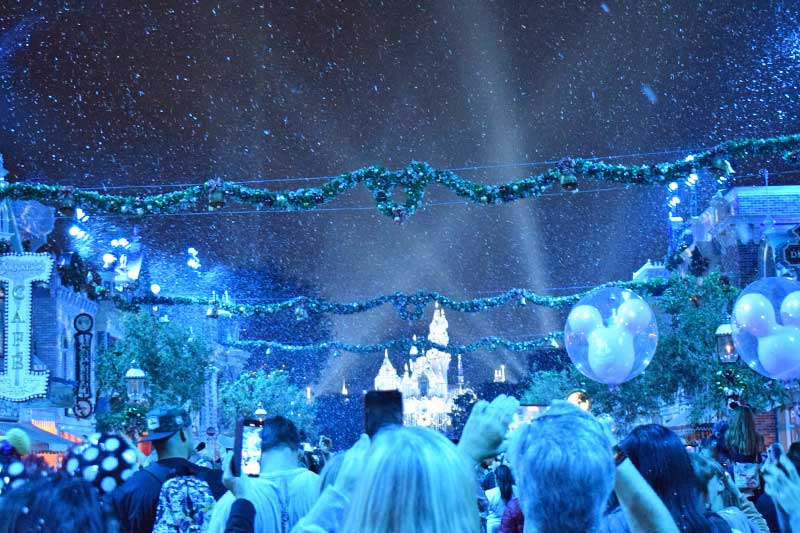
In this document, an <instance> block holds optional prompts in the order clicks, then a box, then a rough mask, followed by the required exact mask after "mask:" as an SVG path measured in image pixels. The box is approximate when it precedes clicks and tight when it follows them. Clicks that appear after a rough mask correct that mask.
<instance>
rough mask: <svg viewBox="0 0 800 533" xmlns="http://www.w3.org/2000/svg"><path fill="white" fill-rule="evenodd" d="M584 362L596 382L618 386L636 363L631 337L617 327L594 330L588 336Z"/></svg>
mask: <svg viewBox="0 0 800 533" xmlns="http://www.w3.org/2000/svg"><path fill="white" fill-rule="evenodd" d="M586 360H587V362H588V363H589V367H590V368H591V369H592V372H593V373H594V374H595V375H596V376H597V379H598V381H601V382H603V383H606V384H608V385H619V384H620V383H623V382H624V381H625V380H626V379H627V378H628V375H629V374H630V373H631V371H632V370H633V364H634V362H635V361H636V353H635V351H634V348H633V337H632V336H631V334H630V333H629V332H628V331H627V330H625V329H624V328H622V327H619V326H614V327H610V328H598V329H595V330H594V331H592V332H591V333H590V334H589V353H588V356H587V358H586Z"/></svg>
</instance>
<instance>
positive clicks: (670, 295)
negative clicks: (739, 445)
mask: <svg viewBox="0 0 800 533" xmlns="http://www.w3.org/2000/svg"><path fill="white" fill-rule="evenodd" d="M737 294H738V289H736V288H735V287H732V286H731V285H729V284H728V283H727V281H726V280H725V279H724V278H723V277H722V276H720V275H719V274H711V275H709V276H707V277H705V278H696V277H691V276H690V277H686V278H673V280H672V283H671V284H670V287H669V288H668V289H667V290H666V291H665V292H664V293H663V295H661V296H660V297H658V298H650V299H649V303H650V305H651V306H652V307H653V309H654V311H655V313H656V318H657V320H658V328H659V340H658V348H657V349H656V353H655V355H654V356H653V361H652V362H651V363H650V365H649V366H648V367H647V370H646V371H645V372H644V373H643V374H641V375H640V376H638V377H636V378H634V379H632V380H630V381H628V382H626V383H623V384H622V385H620V386H619V387H608V386H606V385H603V384H601V383H597V382H594V381H592V380H590V379H588V378H586V377H585V376H583V375H582V374H580V373H579V372H578V371H577V369H575V367H574V366H572V365H567V367H566V368H565V369H564V370H563V371H556V372H552V371H551V372H544V371H541V370H539V371H535V372H533V373H532V374H531V383H530V386H529V388H528V391H527V392H526V396H525V397H527V398H532V399H537V400H540V399H541V400H547V399H548V398H549V399H552V398H551V397H558V395H562V394H564V392H567V394H568V393H569V391H571V390H575V388H580V389H583V390H585V391H586V395H587V396H588V397H589V399H590V400H591V401H592V406H593V410H595V411H597V412H606V413H610V414H612V415H613V416H614V417H615V418H617V419H619V420H623V421H628V422H630V421H632V420H634V419H636V418H637V417H640V416H647V415H652V414H653V413H656V412H657V411H658V409H659V407H661V406H662V405H669V404H673V403H674V402H676V401H679V400H686V399H691V412H690V418H691V420H692V421H694V422H698V421H700V420H701V419H703V417H704V415H705V414H706V413H708V412H709V411H712V412H715V411H717V410H719V409H721V408H723V407H724V406H725V395H724V392H723V388H722V387H719V386H715V383H716V382H717V381H719V376H720V375H721V372H722V371H723V365H722V363H720V362H719V360H718V358H717V356H716V340H715V337H714V334H715V332H716V329H717V327H718V326H719V324H720V323H721V321H722V320H723V318H724V313H725V312H726V311H727V310H729V309H730V308H731V307H732V304H733V302H734V301H735V299H736V296H737ZM736 375H737V383H738V386H739V387H740V388H741V389H742V390H743V394H742V401H744V402H746V403H749V404H750V405H752V406H753V407H754V408H755V409H756V410H761V411H763V410H769V409H771V408H772V407H774V406H775V405H780V404H781V403H782V402H784V401H785V399H786V398H785V393H784V388H783V385H782V384H781V383H779V382H776V381H773V380H770V379H768V378H765V377H763V376H761V375H760V374H757V373H756V372H753V371H752V370H750V369H749V368H746V367H744V366H742V365H738V369H737V372H736ZM564 397H565V396H561V398H564ZM544 403H546V402H544Z"/></svg>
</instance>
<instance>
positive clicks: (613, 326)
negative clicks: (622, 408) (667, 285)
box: [564, 287, 658, 385]
mask: <svg viewBox="0 0 800 533" xmlns="http://www.w3.org/2000/svg"><path fill="white" fill-rule="evenodd" d="M564 339H565V342H566V346H567V354H569V358H570V359H571V360H572V362H573V364H574V365H575V366H576V367H577V369H578V370H580V371H581V372H582V373H583V374H584V375H585V376H586V377H588V378H590V379H593V380H595V381H599V382H600V383H606V384H608V385H619V384H620V383H624V382H626V381H628V380H629V379H632V378H634V377H636V376H638V375H639V374H641V373H642V372H643V371H644V369H645V368H647V365H649V364H650V361H651V360H652V358H653V354H654V353H655V351H656V345H657V344H658V326H657V325H656V318H655V315H654V314H653V311H652V309H650V306H649V305H648V304H647V302H646V301H644V300H643V299H642V298H641V297H640V296H639V295H637V294H636V293H634V292H632V291H629V290H626V289H619V288H616V287H609V288H604V289H599V290H596V291H592V292H591V293H590V294H588V295H586V296H584V297H583V298H582V299H581V300H580V301H579V302H578V304H577V305H576V306H575V307H574V308H573V309H572V311H570V313H569V316H568V317H567V324H566V326H565V327H564Z"/></svg>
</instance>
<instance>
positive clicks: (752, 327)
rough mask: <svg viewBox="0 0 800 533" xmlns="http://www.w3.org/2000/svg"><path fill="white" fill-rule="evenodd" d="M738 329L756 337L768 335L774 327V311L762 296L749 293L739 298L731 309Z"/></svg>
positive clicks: (767, 300)
mask: <svg viewBox="0 0 800 533" xmlns="http://www.w3.org/2000/svg"><path fill="white" fill-rule="evenodd" d="M733 316H734V319H735V320H736V323H737V324H738V325H739V328H741V329H742V330H744V331H746V332H748V333H749V334H751V335H754V336H756V337H764V336H765V335H769V334H770V332H771V331H772V328H773V327H775V325H776V322H775V309H773V308H772V304H771V303H770V301H769V299H767V297H766V296H764V295H763V294H759V293H757V292H751V293H749V294H745V295H744V296H741V297H740V298H739V299H738V300H737V301H736V305H735V306H734V308H733Z"/></svg>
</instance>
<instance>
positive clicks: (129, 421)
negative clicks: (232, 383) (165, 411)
mask: <svg viewBox="0 0 800 533" xmlns="http://www.w3.org/2000/svg"><path fill="white" fill-rule="evenodd" d="M124 327H125V332H126V335H125V337H124V338H122V339H120V340H118V341H117V342H115V343H114V344H113V345H112V346H111V347H110V348H109V349H107V350H104V351H102V352H100V353H99V354H98V356H97V362H96V366H95V376H96V380H97V386H98V391H99V394H100V395H103V396H107V397H108V398H109V410H108V411H106V412H104V413H99V414H98V416H97V423H98V429H100V430H123V431H128V432H129V433H133V431H130V430H131V429H138V430H141V429H142V428H141V425H140V424H141V423H142V422H143V416H142V415H143V414H144V413H143V411H144V410H143V407H142V406H139V405H136V404H133V403H132V402H130V401H129V399H128V396H127V392H126V387H125V372H126V371H127V370H128V369H129V368H130V367H131V365H132V364H133V362H134V359H135V360H136V363H137V364H138V366H139V368H141V369H142V370H144V372H145V373H146V375H147V385H148V389H149V393H148V398H147V399H148V403H149V405H151V406H155V405H162V404H177V405H183V404H186V403H187V402H188V403H189V405H190V406H194V407H195V408H199V406H200V405H202V399H203V386H204V383H205V379H204V378H205V373H206V370H207V368H208V365H209V363H210V362H211V351H210V349H209V347H208V345H207V344H206V342H205V340H204V339H202V338H199V337H198V336H197V335H196V334H193V333H191V332H189V331H187V330H185V329H183V328H182V327H180V326H178V325H175V324H173V323H172V322H160V321H159V320H158V319H157V318H156V317H155V316H153V315H151V314H150V313H137V314H128V315H127V316H126V317H125V321H124Z"/></svg>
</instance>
